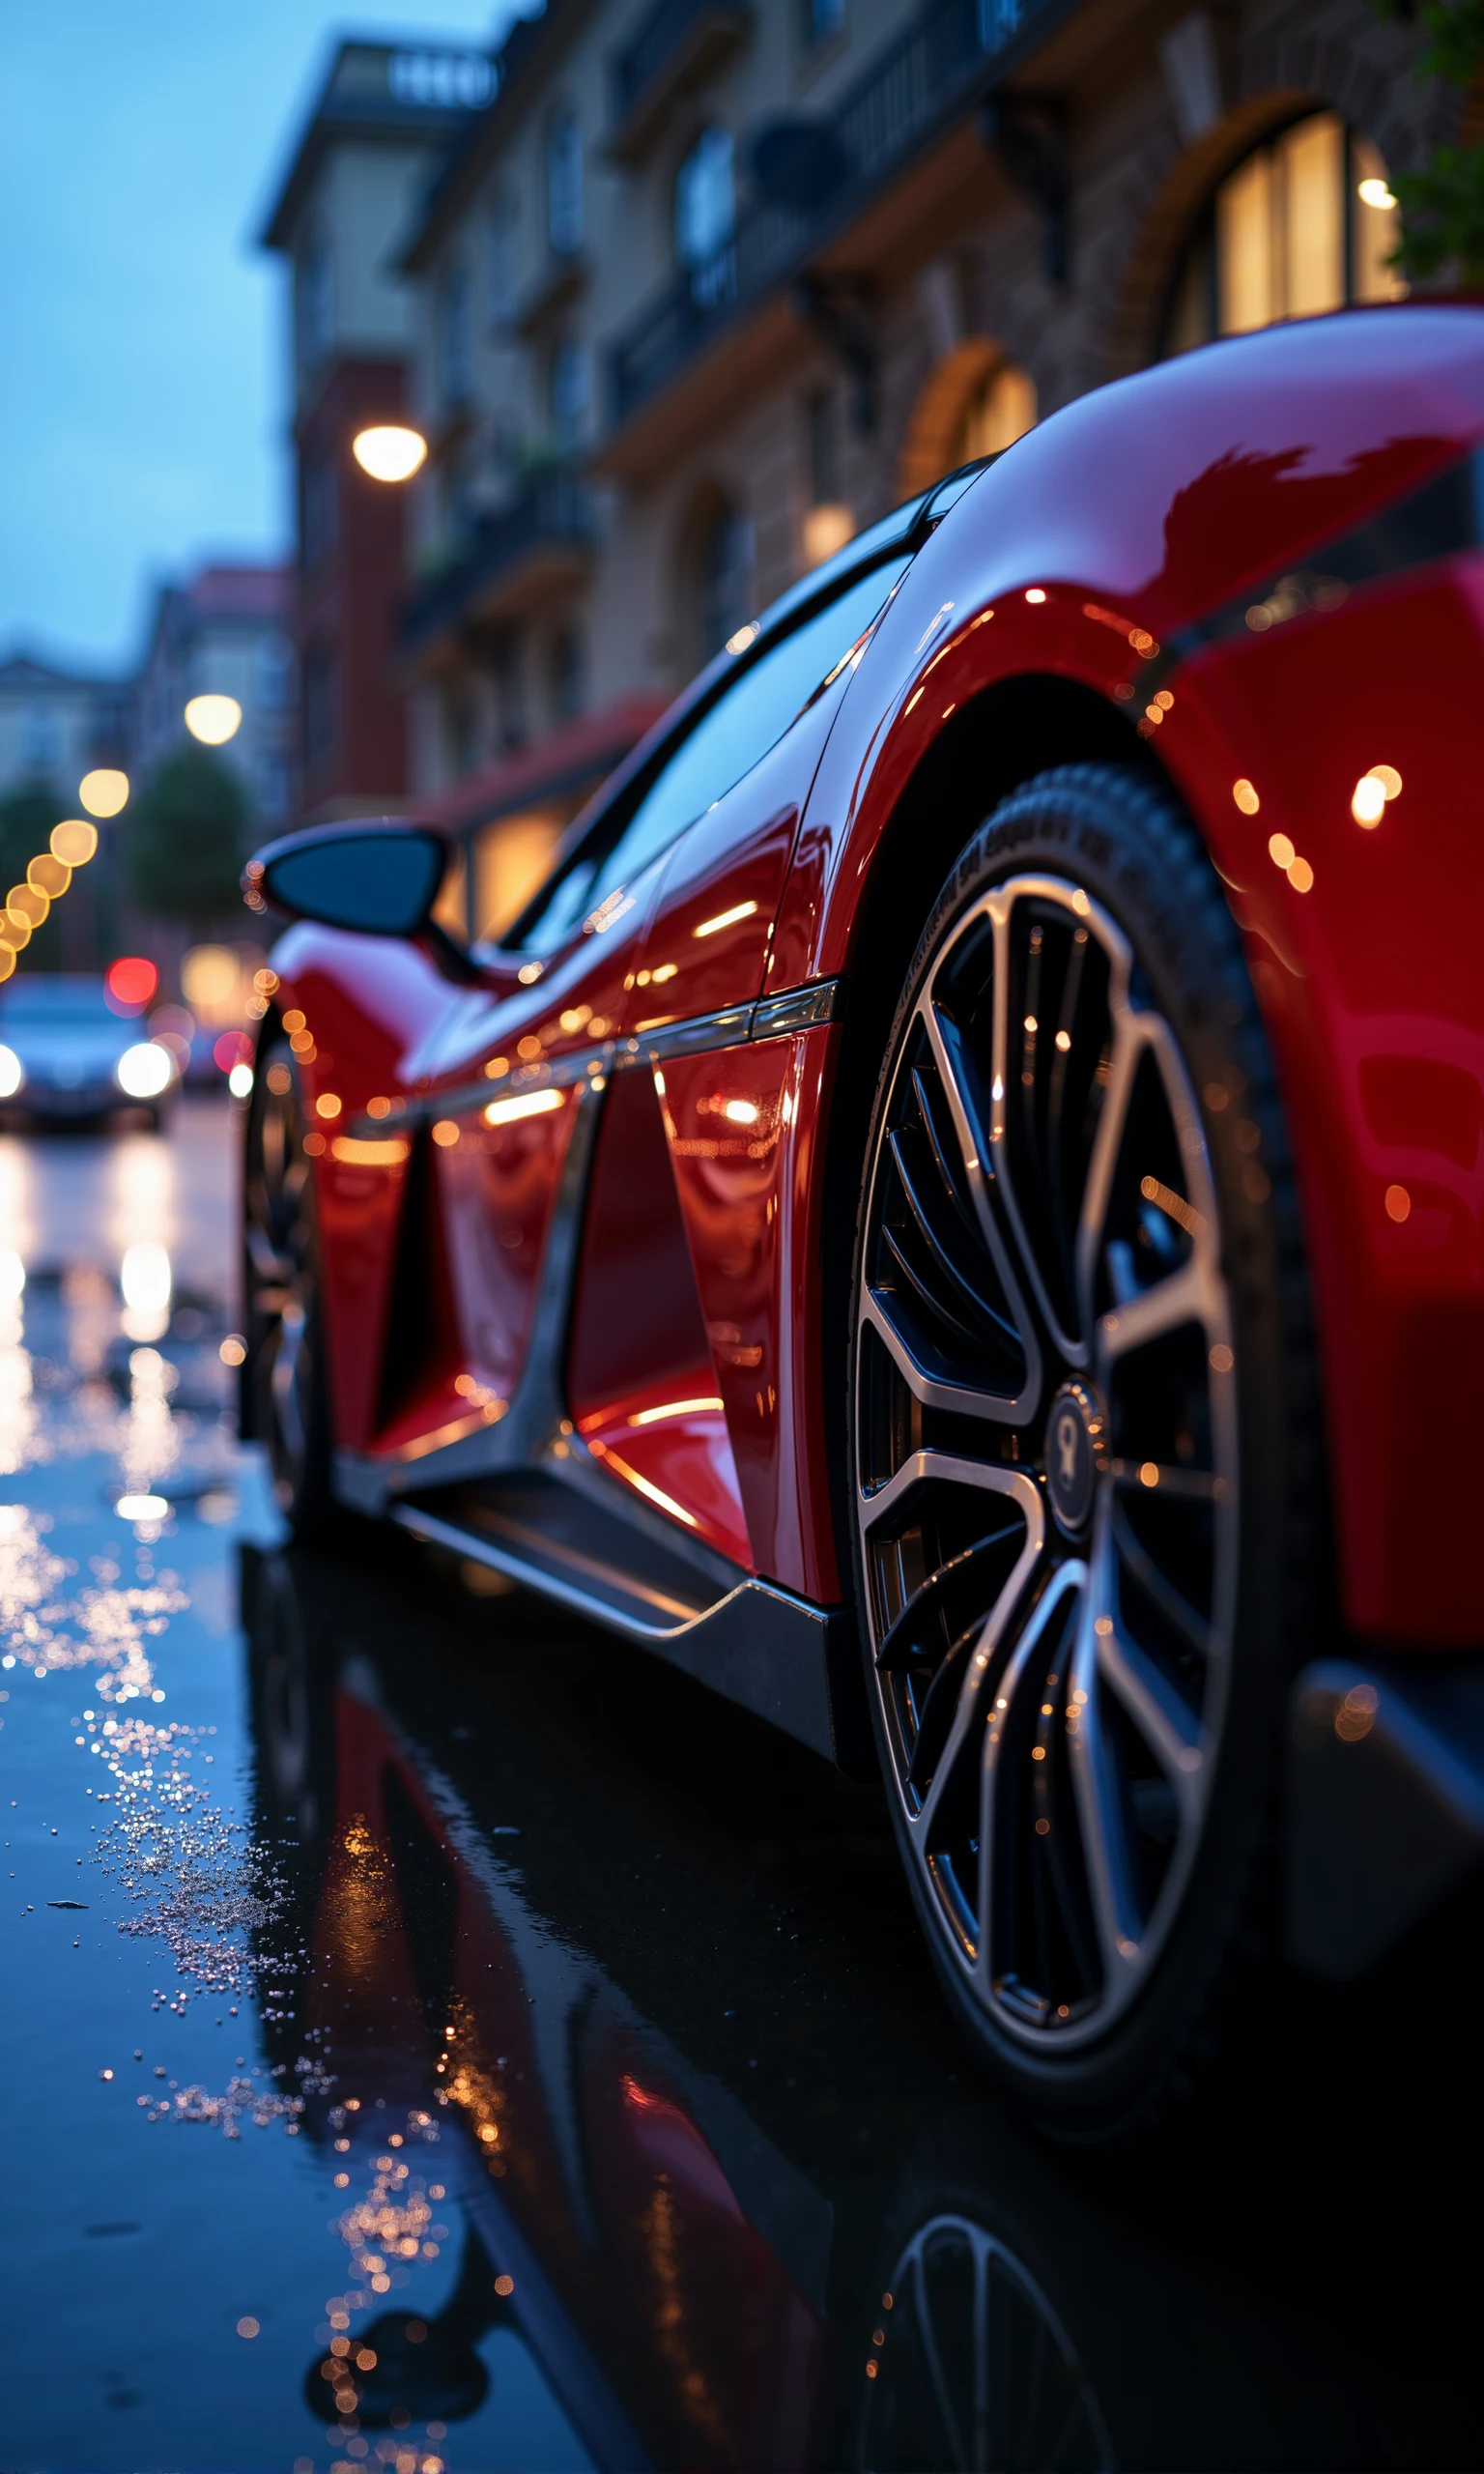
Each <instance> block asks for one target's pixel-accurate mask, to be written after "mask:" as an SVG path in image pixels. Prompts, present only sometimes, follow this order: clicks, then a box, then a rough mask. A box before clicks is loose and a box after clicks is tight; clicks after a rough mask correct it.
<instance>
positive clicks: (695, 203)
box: [675, 121, 736, 309]
mask: <svg viewBox="0 0 1484 2474" xmlns="http://www.w3.org/2000/svg"><path fill="white" fill-rule="evenodd" d="M735 222H736V187H735V181H734V178H733V172H732V150H731V131H730V129H724V128H723V127H722V125H721V123H720V122H719V121H713V122H712V124H711V126H710V127H709V129H702V130H701V132H700V135H699V137H698V138H697V139H696V141H695V144H694V145H693V146H692V147H691V148H690V150H689V152H688V153H687V155H686V156H685V158H684V160H683V162H682V163H681V165H680V169H679V171H678V172H677V173H676V174H675V256H676V258H677V259H678V261H679V263H680V265H681V266H682V267H683V268H684V270H685V272H686V273H687V274H688V275H689V276H690V278H691V297H692V299H693V300H694V301H695V302H696V304H697V307H698V308H701V309H711V308H714V307H715V305H716V303H717V302H719V301H724V300H729V299H730V297H731V293H732V289H733V281H734V270H733V261H732V248H731V236H732V231H733V228H734V225H735Z"/></svg>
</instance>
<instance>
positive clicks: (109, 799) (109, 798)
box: [77, 764, 128, 816]
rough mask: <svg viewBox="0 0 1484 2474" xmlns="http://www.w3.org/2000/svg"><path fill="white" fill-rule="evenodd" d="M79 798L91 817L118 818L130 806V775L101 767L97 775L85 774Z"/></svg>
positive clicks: (80, 784)
mask: <svg viewBox="0 0 1484 2474" xmlns="http://www.w3.org/2000/svg"><path fill="white" fill-rule="evenodd" d="M77 796H78V797H79V799H81V801H82V804H83V806H84V807H85V808H86V809H87V811H88V814H89V816H117V815H118V813H119V811H120V809H121V808H124V807H127V806H128V774H127V773H117V772H115V771H114V770H113V768H112V767H111V766H110V765H106V764H104V765H100V768H99V770H98V771H97V772H96V773H84V775H83V777H82V780H81V781H80V782H79V783H78V785H77Z"/></svg>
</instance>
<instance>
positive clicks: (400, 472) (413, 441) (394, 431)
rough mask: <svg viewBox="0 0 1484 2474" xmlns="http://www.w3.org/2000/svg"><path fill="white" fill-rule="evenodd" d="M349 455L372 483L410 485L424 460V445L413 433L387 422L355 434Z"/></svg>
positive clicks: (416, 433)
mask: <svg viewBox="0 0 1484 2474" xmlns="http://www.w3.org/2000/svg"><path fill="white" fill-rule="evenodd" d="M351 452H352V454H353V455H354V456H355V458H356V461H357V464H358V465H359V466H360V469H361V471H362V472H363V473H369V474H370V475H371V478H372V480H373V481H410V480H411V479H412V477H413V475H414V473H415V472H416V471H417V468H418V466H419V465H420V464H421V463H422V462H423V461H424V459H425V458H426V455H427V452H428V442H427V440H426V439H425V438H424V437H422V436H421V434H420V432H418V431H417V430H414V429H403V428H401V427H400V426H398V425H397V424H395V423H390V422H388V423H386V424H385V425H384V426H382V427H380V428H377V429H363V430H361V431H359V432H358V434H357V437H356V439H355V440H354V442H353V444H352V447H351Z"/></svg>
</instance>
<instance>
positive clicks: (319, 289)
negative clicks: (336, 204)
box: [295, 224, 335, 369]
mask: <svg viewBox="0 0 1484 2474" xmlns="http://www.w3.org/2000/svg"><path fill="white" fill-rule="evenodd" d="M295 292H296V298H295V313H296V323H297V326H298V329H299V357H300V360H301V361H302V362H303V364H304V366H305V368H307V369H314V368H316V367H318V365H319V363H320V362H321V361H322V360H324V359H325V356H326V354H327V353H328V350H329V347H330V345H331V343H332V342H333V340H334V327H335V274H334V260H333V258H332V257H331V255H330V247H329V236H328V233H327V232H326V231H325V230H324V228H323V226H321V225H320V224H314V225H312V226H311V227H310V230H309V232H308V234H307V235H306V237H305V240H304V245H303V248H302V250H301V251H300V259H299V267H298V276H297V282H296V287H295Z"/></svg>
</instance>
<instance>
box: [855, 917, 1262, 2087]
mask: <svg viewBox="0 0 1484 2474" xmlns="http://www.w3.org/2000/svg"><path fill="white" fill-rule="evenodd" d="M856 1351H857V1363H856V1383H855V1399H856V1426H857V1431H856V1435H855V1460H856V1468H855V1481H856V1484H855V1491H856V1501H857V1517H858V1521H859V1530H860V1541H861V1549H862V1559H863V1565H864V1573H865V1583H866V1592H865V1594H866V1603H867V1617H868V1630H869V1636H870V1654H871V1658H872V1662H873V1669H874V1679H875V1689H876V1692H877V1695H878V1700H879V1710H880V1717H881V1721H882V1727H883V1732H884V1736H885V1741H886V1746H887V1752H888V1758H889V1766H890V1769H891V1771H892V1773H893V1777H894V1783H895V1790H896V1794H897V1796H898V1798H899V1806H900V1818H901V1822H902V1826H903V1834H904V1836H905V1838H906V1841H907V1844H908V1846H909V1849H910V1853H911V1861H912V1863H913V1865H914V1867H915V1869H916V1873H917V1878H918V1884H919V1888H920V1890H921V1891H922V1893H923V1894H924V1904H925V1905H926V1908H927V1910H928V1914H929V1916H930V1918H931V1920H932V1923H933V1925H934V1927H935V1930H936V1936H937V1942H938V1947H939V1953H940V1957H943V1958H945V1959H946V1961H947V1963H948V1964H949V1965H950V1966H951V1968H952V1969H953V1970H954V1971H956V1975H957V1977H958V1979H959V1981H960V1983H961V1985H962V1987H963V1989H964V1991H965V1993H966V1994H967V1995H968V1997H969V1999H970V2000H971V2002H972V2004H973V2005H974V2007H975V2008H976V2010H977V2011H978V2012H979V2014H980V2015H981V2016H982V2017H984V2018H985V2022H986V2024H988V2025H990V2026H991V2027H992V2028H993V2029H995V2030H996V2031H997V2032H998V2034H999V2035H1000V2036H1001V2038H1003V2039H1008V2040H1009V2041H1010V2042H1011V2043H1012V2044H1013V2045H1014V2046H1015V2047H1017V2048H1019V2049H1020V2050H1021V2051H1023V2052H1027V2053H1028V2056H1029V2054H1031V2053H1037V2052H1039V2053H1040V2054H1042V2056H1043V2057H1046V2058H1047V2059H1049V2058H1050V2057H1051V2056H1052V2055H1053V2054H1054V2053H1057V2052H1062V2053H1065V2052H1070V2051H1071V2050H1073V2049H1076V2048H1079V2047H1082V2046H1085V2045H1087V2044H1089V2043H1090V2042H1092V2041H1094V2040H1095V2039H1097V2038H1098V2037H1099V2036H1100V2035H1102V2034H1103V2033H1105V2032H1106V2031H1107V2030H1108V2029H1109V2028H1111V2027H1112V2026H1113V2024H1114V2023H1115V2022H1116V2021H1117V2020H1118V2019H1119V2018H1120V2017H1121V2016H1122V2015H1123V2014H1124V2013H1125V2012H1127V2009H1128V2007H1129V2005H1130V2004H1131V2003H1132V2002H1133V2001H1134V1999H1135V1998H1136V1997H1137V1995H1138V1994H1139V1992H1140V1990H1141V1987H1142V1986H1143V1985H1144V1984H1145V1983H1146V1982H1147V1980H1148V1978H1149V1976H1150V1971H1151V1970H1152V1968H1153V1967H1154V1965H1155V1963H1156V1959H1157V1957H1158V1954H1159V1951H1160V1949H1161V1947H1162V1946H1163V1944H1164V1943H1165V1942H1166V1940H1167V1939H1168V1936H1169V1933H1170V1930H1171V1926H1172V1924H1173V1921H1174V1919H1175V1917H1176V1915H1177V1914H1178V1913H1179V1909H1180V1904H1181V1899H1182V1894H1183V1892H1184V1888H1185V1885H1186V1884H1187V1882H1188V1880H1189V1876H1190V1872H1191V1868H1192V1865H1193V1863H1194V1861H1195V1858H1196V1855H1197V1851H1198V1849H1199V1845H1200V1842H1201V1837H1202V1830H1203V1825H1204V1822H1205V1819H1206V1815H1207V1811H1208V1807H1209V1804H1210V1799H1211V1795H1212V1788H1213V1776H1214V1772H1215V1769H1216V1766H1217V1761H1218V1757H1219V1752H1220V1745H1221V1739H1222V1723H1223V1717H1224V1713H1225V1709H1226V1702H1227V1694H1228V1685H1229V1680H1230V1660H1231V1646H1232V1634H1233V1624H1234V1616H1235V1601H1236V1572H1237V1543H1238V1533H1237V1515H1238V1500H1237V1482H1238V1454H1237V1392H1236V1382H1237V1376H1236V1367H1235V1359H1234V1352H1233V1347H1232V1329H1231V1313H1230V1301H1229V1297H1228V1292H1227V1286H1226V1281H1225V1278H1224V1275H1223V1270H1222V1252H1221V1243H1220V1229H1219V1224H1218V1217H1217V1203H1216V1195H1215V1190H1214V1185H1213V1176H1212V1170H1211V1163H1210V1159H1209V1156H1208V1151H1207V1146H1206V1140H1205V1136H1204V1133H1203V1130H1202V1125H1201V1118H1200V1112H1199V1109H1198V1108H1197V1106H1196V1101H1195V1095H1194V1092H1193V1090H1192V1088H1191V1085H1190V1080H1189V1077H1188V1075H1187V1073H1186V1070H1185V1066H1184V1061H1183V1059H1182V1056H1181V1052H1180V1049H1179V1045H1178V1042H1177V1040H1176V1037H1175V1034H1174V1031H1173V1030H1172V1028H1171V1025H1170V1023H1169V1021H1167V1020H1166V1019H1165V1017H1164V1016H1163V1015H1162V1014H1161V1013H1160V1012H1159V1011H1158V1010H1157V1008H1156V1005H1155V1003H1154V1002H1153V998H1152V993H1151V991H1150V988H1149V985H1148V983H1147V980H1146V978H1145V975H1144V973H1143V972H1142V970H1141V969H1140V967H1139V964H1138V963H1137V960H1136V957H1135V954H1134V951H1133V949H1132V947H1131V945H1130V943H1129V940H1128V938H1127V936H1126V935H1125V934H1124V932H1123V930H1122V929H1121V928H1120V926H1119V925H1118V923H1117V921H1116V920H1115V919H1114V918H1113V917H1112V915H1111V914H1110V913H1109V912H1108V910H1107V909H1106V908H1105V907H1104V906H1102V905H1100V904H1099V902H1097V901H1096V900H1094V899H1093V898H1092V897H1091V896H1090V895H1089V894H1088V893H1087V892H1086V891H1085V890H1084V889H1083V888H1081V887H1080V886H1078V885H1077V884H1075V883H1073V882H1071V881H1069V880H1067V879H1065V878H1063V877H1059V876H1055V875H1050V874H1046V875H1041V874H1036V875H1031V874H1026V875H1020V876H1016V877H1011V878H1009V879H1007V880H1006V881H1005V882H1003V883H1001V884H999V885H996V886H994V887H992V888H991V889H990V890H989V891H988V892H986V893H985V894H983V895H982V896H980V897H979V898H978V899H977V900H976V901H975V902H974V903H973V904H972V905H971V906H970V907H969V908H968V910H967V911H966V912H965V913H963V914H962V915H960V916H959V917H958V918H957V919H956V921H955V922H954V923H953V925H952V927H951V929H950V930H949V932H948V933H947V935H945V936H944V938H943V939H942V941H941V942H940V944H939V946H938V948H937V950H936V952H935V953H934V955H933V957H932V959H931V962H930V964H929V966H928V970H927V972H926V975H925V978H924V980H923V983H922V985H921V988H920V990H919V992H918V995H917V998H916V1002H915V1004H914V1006H913V1008H912V1010H911V1012H910V1014H909V1016H908V1018H907V1020H906V1022H905V1025H904V1028H903V1032H902V1035H901V1038H900V1042H899V1049H898V1051H897V1055H896V1058H895V1060H894V1066H893V1072H892V1077H891V1081H890V1085H889V1089H888V1092H887V1097H886V1103H885V1107H884V1109H883V1110H882V1111H881V1113H880V1116H879V1119H878V1130H877V1134H876V1138H875V1143H874V1152H873V1158H872V1162H871V1169H870V1182H869V1188H868V1200H867V1215H866V1223H865V1235H864V1255H863V1270H862V1279H861V1285H860V1297H859V1309H858V1327H857V1333H856Z"/></svg>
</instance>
